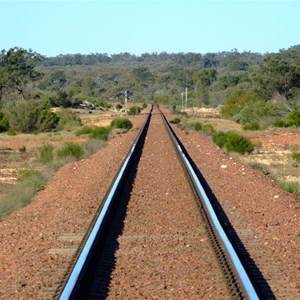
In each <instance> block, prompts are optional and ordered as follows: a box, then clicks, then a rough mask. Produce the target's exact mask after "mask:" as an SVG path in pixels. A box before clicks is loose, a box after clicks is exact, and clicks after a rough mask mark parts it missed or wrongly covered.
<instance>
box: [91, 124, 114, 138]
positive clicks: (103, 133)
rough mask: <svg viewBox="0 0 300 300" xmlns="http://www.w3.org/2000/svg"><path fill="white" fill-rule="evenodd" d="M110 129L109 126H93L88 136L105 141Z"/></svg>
mask: <svg viewBox="0 0 300 300" xmlns="http://www.w3.org/2000/svg"><path fill="white" fill-rule="evenodd" d="M110 131H111V128H110V127H95V128H94V129H93V130H92V132H91V133H90V138H91V139H98V140H103V141H107V140H108V137H109V134H110Z"/></svg>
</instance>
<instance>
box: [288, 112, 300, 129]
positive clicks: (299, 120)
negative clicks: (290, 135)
mask: <svg viewBox="0 0 300 300" xmlns="http://www.w3.org/2000/svg"><path fill="white" fill-rule="evenodd" d="M287 125H288V126H295V127H300V110H294V111H292V112H291V113H289V114H288V119H287Z"/></svg>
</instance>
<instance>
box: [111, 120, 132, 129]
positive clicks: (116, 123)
mask: <svg viewBox="0 0 300 300" xmlns="http://www.w3.org/2000/svg"><path fill="white" fill-rule="evenodd" d="M110 126H111V127H112V128H121V129H127V130H129V129H131V128H132V123H131V121H130V120H129V119H127V118H118V119H114V120H112V121H111V123H110Z"/></svg>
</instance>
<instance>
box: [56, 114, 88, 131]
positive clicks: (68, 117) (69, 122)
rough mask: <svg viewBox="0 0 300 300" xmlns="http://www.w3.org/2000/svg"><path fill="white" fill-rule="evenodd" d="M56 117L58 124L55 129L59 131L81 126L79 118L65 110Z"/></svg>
mask: <svg viewBox="0 0 300 300" xmlns="http://www.w3.org/2000/svg"><path fill="white" fill-rule="evenodd" d="M58 115H59V123H58V126H57V127H58V129H60V130H70V129H72V128H74V127H77V126H81V125H82V123H81V119H80V117H79V116H78V115H77V114H76V113H74V112H72V111H70V110H67V109H65V110H63V111H61V112H60V113H59V114H58Z"/></svg>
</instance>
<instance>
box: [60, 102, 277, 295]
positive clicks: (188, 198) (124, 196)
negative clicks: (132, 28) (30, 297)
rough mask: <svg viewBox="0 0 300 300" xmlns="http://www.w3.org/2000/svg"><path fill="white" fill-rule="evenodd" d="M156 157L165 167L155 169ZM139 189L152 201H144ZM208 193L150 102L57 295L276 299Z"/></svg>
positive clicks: (158, 163)
mask: <svg viewBox="0 0 300 300" xmlns="http://www.w3.org/2000/svg"><path fill="white" fill-rule="evenodd" d="M153 144H155V147H154V148H153ZM148 145H151V146H152V147H151V149H152V150H151V151H150V150H147V147H148ZM153 149H154V150H153ZM162 160H168V167H167V168H165V169H164V170H163V171H161V170H160V171H157V170H159V165H160V162H161V161H162ZM140 174H141V175H140ZM175 177H176V181H175ZM178 177H180V180H179V181H180V182H181V185H180V186H178V184H177V182H178V179H179V178H178ZM173 181H174V182H173ZM145 194H147V197H146V198H147V199H149V195H151V196H150V199H151V201H148V200H147V201H143V199H144V195H145ZM146 198H145V199H146ZM210 198H211V197H210V190H209V187H207V186H206V183H205V180H204V179H203V177H202V175H201V174H200V172H199V170H198V169H197V168H196V166H195V165H194V163H193V162H192V160H191V159H190V157H189V155H188V153H187V152H186V151H185V149H184V147H183V146H182V145H181V143H180V141H179V140H178V139H177V137H176V136H175V134H174V132H173V131H172V129H171V127H170V126H169V124H168V122H167V121H166V118H165V117H164V115H163V114H162V113H161V112H160V110H159V108H158V107H157V106H155V107H154V108H153V110H151V112H150V114H149V117H148V118H147V121H146V122H145V124H144V126H143V128H142V129H141V130H140V133H139V135H138V137H137V138H136V140H135V142H134V144H133V145H132V147H131V149H130V151H129V153H128V156H127V157H126V158H125V160H124V163H123V165H122V167H121V168H120V171H119V173H118V174H117V175H116V177H115V180H114V182H113V183H112V185H111V188H110V190H109V191H108V192H107V195H106V197H105V199H104V201H103V202H102V204H101V206H100V208H99V210H98V214H97V216H96V217H95V219H94V222H93V224H92V225H91V227H90V230H89V233H88V234H87V235H86V238H85V239H84V243H83V244H82V248H81V250H80V252H79V253H78V255H77V259H76V261H74V265H73V266H72V268H71V269H70V272H68V274H67V276H66V280H65V282H64V283H63V285H62V287H61V288H60V289H59V291H57V295H56V296H57V297H58V298H59V299H106V298H108V299H109V298H111V299H184V298H185V299H208V298H211V299H274V296H273V294H272V292H271V290H270V288H269V286H268V284H267V282H265V280H264V279H263V278H262V276H261V274H260V272H259V270H258V268H257V267H256V266H255V263H254V262H253V261H252V260H251V258H250V256H249V255H248V253H247V252H246V250H245V249H244V247H243V245H242V244H241V243H240V241H239V239H238V237H235V235H234V234H232V232H234V229H233V228H232V227H231V226H230V224H229V222H228V219H227V218H226V216H224V215H223V213H222V209H221V208H220V207H219V206H218V204H217V203H216V201H213V200H211V199H210ZM131 220H134V221H135V223H134V224H135V225H131ZM137 221H138V222H137ZM132 224H133V222H132ZM137 224H138V225H137Z"/></svg>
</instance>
